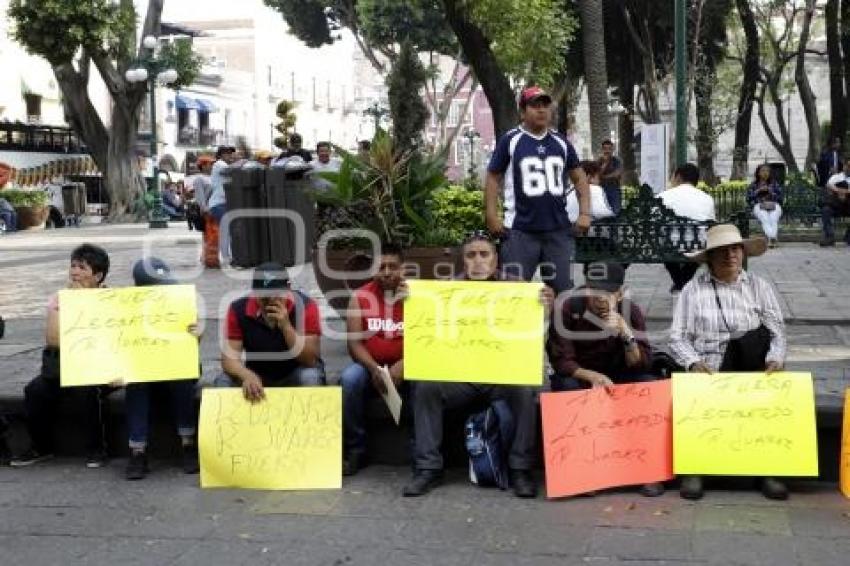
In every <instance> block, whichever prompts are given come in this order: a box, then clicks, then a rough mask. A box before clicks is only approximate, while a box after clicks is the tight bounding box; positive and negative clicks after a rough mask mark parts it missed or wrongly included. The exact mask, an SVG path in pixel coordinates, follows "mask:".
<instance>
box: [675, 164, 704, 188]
mask: <svg viewBox="0 0 850 566" xmlns="http://www.w3.org/2000/svg"><path fill="white" fill-rule="evenodd" d="M673 175H675V176H677V177H679V179H681V180H682V181H683V182H685V183H689V184H691V185H696V184H697V183H699V169H698V168H697V166H696V165H694V164H693V163H685V164H682V165H679V166H678V167H676V170H675V171H673Z"/></svg>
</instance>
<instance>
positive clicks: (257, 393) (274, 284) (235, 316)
mask: <svg viewBox="0 0 850 566" xmlns="http://www.w3.org/2000/svg"><path fill="white" fill-rule="evenodd" d="M225 332H226V337H227V344H226V347H225V348H223V350H222V352H221V368H222V369H223V370H224V374H225V375H222V376H220V377H219V378H217V379H216V380H215V385H216V386H217V387H235V386H241V387H242V391H243V393H244V394H245V398H246V399H247V400H249V401H251V402H258V401H261V400H262V399H263V398H264V397H265V393H264V391H263V388H264V387H286V386H298V385H302V386H308V385H323V384H324V382H325V372H324V367H323V364H322V359H321V358H320V357H319V345H320V343H319V341H320V336H321V333H322V331H321V323H320V315H319V307H318V306H317V305H316V303H315V301H313V300H312V299H310V298H309V297H308V296H307V295H305V294H303V293H301V292H300V291H294V290H292V289H290V287H289V276H288V275H287V273H286V270H285V269H284V268H283V267H282V266H280V265H278V264H276V263H264V264H262V265H260V266H258V267H257V268H256V269H255V270H254V278H253V281H252V283H251V293H250V294H249V295H248V296H246V297H242V298H241V299H237V300H236V301H234V302H233V303H232V304H231V305H230V308H229V309H228V310H227V326H226V329H225Z"/></svg>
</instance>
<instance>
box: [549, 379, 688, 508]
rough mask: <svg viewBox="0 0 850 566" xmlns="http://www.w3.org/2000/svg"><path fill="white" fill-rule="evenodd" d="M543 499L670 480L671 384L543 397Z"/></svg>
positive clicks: (666, 381)
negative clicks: (544, 484) (544, 493)
mask: <svg viewBox="0 0 850 566" xmlns="http://www.w3.org/2000/svg"><path fill="white" fill-rule="evenodd" d="M540 406H541V410H542V412H543V443H544V444H543V449H544V454H545V458H546V496H547V497H564V496H567V495H576V494H579V493H585V492H588V491H594V490H597V489H605V488H608V487H616V486H622V485H632V484H644V483H651V482H659V481H665V480H668V479H670V478H672V477H673V456H672V452H671V450H672V440H671V434H672V431H671V424H670V421H671V416H672V415H671V406H670V380H663V381H653V382H648V383H630V384H624V385H617V386H615V387H614V391H613V393H611V394H608V393H607V392H606V391H605V389H603V388H601V387H594V388H592V389H586V390H583V391H569V392H563V393H544V394H542V395H541V396H540Z"/></svg>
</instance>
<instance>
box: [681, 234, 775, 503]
mask: <svg viewBox="0 0 850 566" xmlns="http://www.w3.org/2000/svg"><path fill="white" fill-rule="evenodd" d="M766 249H767V241H766V240H765V238H751V239H744V238H742V237H741V233H740V232H739V231H738V228H737V227H735V226H734V225H731V224H718V225H716V226H713V227H712V228H710V229H709V230H708V233H707V242H706V247H705V249H704V250H702V251H699V252H694V253H690V254H685V255H687V256H688V257H689V258H690V259H691V260H692V261H696V262H698V263H704V264H705V265H706V267H707V269H705V270H703V271H701V272H700V273H698V274H697V276H696V277H695V278H694V279H692V280H691V282H690V283H688V284H687V285H686V286H685V288H684V289H683V290H682V294H681V295H679V301H678V303H677V304H676V310H675V313H674V315H673V324H672V327H671V329H670V352H671V353H672V354H673V357H674V358H675V359H676V362H677V363H679V364H680V365H681V366H683V367H685V368H687V370H688V371H690V372H702V373H713V372H717V371H724V372H747V371H753V372H766V373H771V372H775V371H779V370H781V369H782V368H783V366H784V365H785V351H786V340H785V324H784V322H783V320H782V310H781V309H780V307H779V302H778V301H777V300H776V295H775V294H774V292H773V289H772V288H771V286H770V284H768V283H767V281H765V280H764V279H762V278H760V277H757V276H755V275H753V274H751V273H747V271H745V270H744V258H746V257H756V256H760V255H762V254H763V253H764V252H765V250H766ZM761 489H762V492H763V493H764V495H765V497H768V498H771V499H786V498H787V497H788V490H787V488H786V487H785V485H784V484H783V483H782V482H780V481H778V480H776V479H774V478H763V479H762V483H761ZM680 493H681V495H682V497H684V498H686V499H699V498H700V497H702V495H703V488H702V478H701V477H699V476H685V477H684V478H683V479H682V486H681V491H680Z"/></svg>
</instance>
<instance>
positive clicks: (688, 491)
mask: <svg viewBox="0 0 850 566" xmlns="http://www.w3.org/2000/svg"><path fill="white" fill-rule="evenodd" d="M679 495H681V496H682V499H690V500H692V501H695V500H697V499H702V496H703V491H702V477H701V476H685V477H683V478H682V485H681V486H680V487H679Z"/></svg>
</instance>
